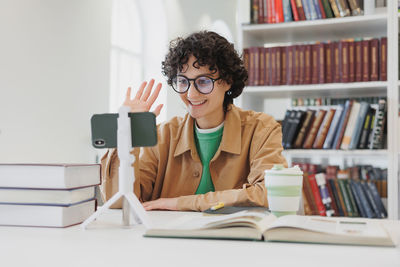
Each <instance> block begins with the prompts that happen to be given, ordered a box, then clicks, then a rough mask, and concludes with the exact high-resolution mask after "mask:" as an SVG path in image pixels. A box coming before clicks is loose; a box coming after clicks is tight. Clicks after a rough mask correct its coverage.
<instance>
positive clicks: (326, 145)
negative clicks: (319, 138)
mask: <svg viewBox="0 0 400 267" xmlns="http://www.w3.org/2000/svg"><path fill="white" fill-rule="evenodd" d="M343 109H344V105H343V104H340V105H339V106H338V107H337V108H336V111H335V116H334V117H333V119H332V122H331V126H330V127H329V131H328V134H327V135H326V139H325V142H324V146H323V148H324V149H330V148H331V147H332V143H333V141H334V137H335V133H336V131H337V127H338V125H339V121H340V118H341V115H342V113H343Z"/></svg>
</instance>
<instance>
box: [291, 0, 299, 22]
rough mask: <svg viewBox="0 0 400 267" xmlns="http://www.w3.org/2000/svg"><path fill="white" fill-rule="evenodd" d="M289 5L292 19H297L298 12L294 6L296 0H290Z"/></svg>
mask: <svg viewBox="0 0 400 267" xmlns="http://www.w3.org/2000/svg"><path fill="white" fill-rule="evenodd" d="M290 7H291V8H292V13H293V19H294V21H299V20H300V18H299V12H297V8H296V0H290Z"/></svg>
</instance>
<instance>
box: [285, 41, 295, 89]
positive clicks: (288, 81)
mask: <svg viewBox="0 0 400 267" xmlns="http://www.w3.org/2000/svg"><path fill="white" fill-rule="evenodd" d="M293 48H294V46H292V45H290V46H287V47H286V60H287V62H286V74H287V75H286V76H287V77H286V84H289V85H292V84H293V83H294V81H293V78H294V74H293V71H294V67H293V64H294V60H293V58H294V57H293Z"/></svg>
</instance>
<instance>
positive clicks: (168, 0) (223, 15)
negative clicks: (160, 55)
mask: <svg viewBox="0 0 400 267" xmlns="http://www.w3.org/2000/svg"><path fill="white" fill-rule="evenodd" d="M236 5H237V3H236V1H234V0H217V1H216V0H202V1H198V0H165V8H166V11H167V21H168V38H169V40H172V39H175V38H176V37H179V36H186V35H188V34H190V33H192V32H195V31H199V30H215V29H214V28H213V23H214V22H216V21H218V20H223V21H225V22H226V24H227V25H228V27H229V28H230V31H231V34H232V37H233V39H232V41H236ZM225 37H228V36H225ZM167 103H168V104H167V119H169V118H171V117H173V116H183V115H184V114H185V113H186V111H185V107H184V105H183V104H182V102H181V100H180V98H179V96H177V94H176V93H175V92H174V91H173V90H172V89H171V88H168V92H167Z"/></svg>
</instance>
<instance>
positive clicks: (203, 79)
mask: <svg viewBox="0 0 400 267" xmlns="http://www.w3.org/2000/svg"><path fill="white" fill-rule="evenodd" d="M219 79H221V77H220V78H217V79H213V78H210V77H207V76H199V77H197V78H195V79H189V78H187V77H185V76H183V75H178V76H176V78H174V79H173V80H172V88H174V90H175V92H177V93H179V94H184V93H186V92H187V91H188V90H189V87H190V82H191V81H193V82H194V87H195V88H196V89H197V91H199V92H200V93H202V94H209V93H211V92H212V90H213V89H214V83H215V81H218V80H219Z"/></svg>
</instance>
